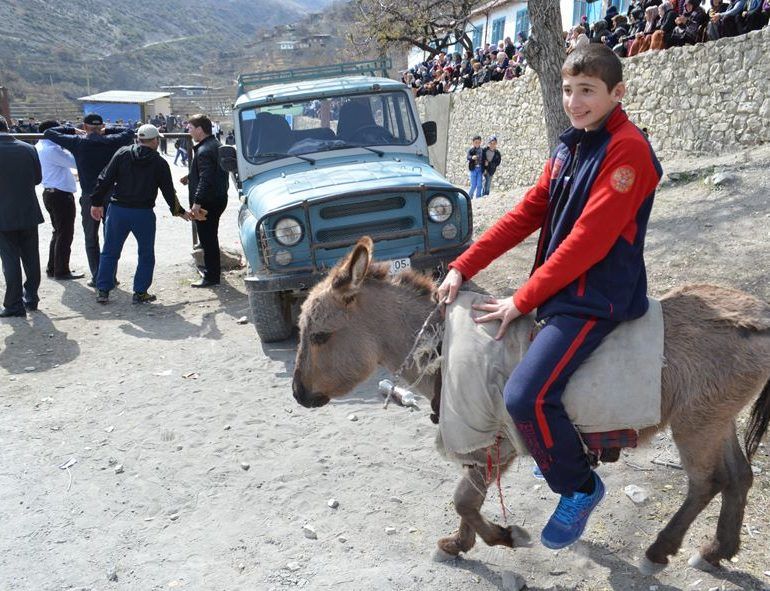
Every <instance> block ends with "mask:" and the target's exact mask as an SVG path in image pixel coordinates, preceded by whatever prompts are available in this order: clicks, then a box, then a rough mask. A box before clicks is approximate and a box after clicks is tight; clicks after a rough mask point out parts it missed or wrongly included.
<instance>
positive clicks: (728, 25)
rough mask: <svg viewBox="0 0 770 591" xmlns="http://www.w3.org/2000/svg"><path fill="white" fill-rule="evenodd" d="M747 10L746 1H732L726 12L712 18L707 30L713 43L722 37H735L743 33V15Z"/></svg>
mask: <svg viewBox="0 0 770 591" xmlns="http://www.w3.org/2000/svg"><path fill="white" fill-rule="evenodd" d="M745 9H746V0H731V1H730V4H728V5H727V8H726V9H725V10H724V12H719V13H716V14H714V15H713V16H712V17H711V22H710V23H709V24H708V28H707V29H706V32H707V35H708V38H709V39H710V40H712V41H716V40H717V39H721V38H722V37H735V36H736V35H738V34H740V33H741V32H742V31H741V15H742V14H743V11H744V10H745Z"/></svg>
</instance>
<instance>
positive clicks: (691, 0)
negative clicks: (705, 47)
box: [671, 0, 708, 47]
mask: <svg viewBox="0 0 770 591" xmlns="http://www.w3.org/2000/svg"><path fill="white" fill-rule="evenodd" d="M675 22H676V27H675V28H674V32H673V34H672V35H671V44H672V45H674V46H678V47H681V46H683V45H695V44H696V43H697V42H698V39H699V37H700V33H701V29H702V27H704V26H705V25H706V23H707V22H708V16H707V15H706V11H705V10H703V8H701V6H700V4H699V3H698V0H685V3H684V12H683V13H682V14H681V15H679V16H678V17H676V20H675Z"/></svg>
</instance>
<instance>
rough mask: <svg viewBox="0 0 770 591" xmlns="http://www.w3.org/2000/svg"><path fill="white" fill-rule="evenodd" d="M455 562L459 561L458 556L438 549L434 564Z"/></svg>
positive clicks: (434, 555) (435, 553) (434, 556)
mask: <svg viewBox="0 0 770 591" xmlns="http://www.w3.org/2000/svg"><path fill="white" fill-rule="evenodd" d="M455 560H457V554H450V553H449V552H445V551H444V550H442V549H441V548H436V551H435V552H434V553H433V562H453V561H455Z"/></svg>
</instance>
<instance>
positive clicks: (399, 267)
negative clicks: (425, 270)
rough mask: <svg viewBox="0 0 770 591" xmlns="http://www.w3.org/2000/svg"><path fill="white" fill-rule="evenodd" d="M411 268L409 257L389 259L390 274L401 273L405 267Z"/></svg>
mask: <svg viewBox="0 0 770 591" xmlns="http://www.w3.org/2000/svg"><path fill="white" fill-rule="evenodd" d="M411 268H412V261H411V260H410V259H409V257H404V258H403V259H393V260H392V261H390V271H389V272H390V274H391V275H398V274H399V273H402V272H404V271H406V270H407V269H411Z"/></svg>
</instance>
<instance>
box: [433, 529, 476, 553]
mask: <svg viewBox="0 0 770 591" xmlns="http://www.w3.org/2000/svg"><path fill="white" fill-rule="evenodd" d="M475 543H476V536H475V535H474V536H471V537H470V538H469V539H467V540H463V539H462V538H460V534H459V533H455V534H454V535H451V536H447V537H446V538H441V539H440V540H439V541H438V549H439V550H440V551H441V552H443V553H444V554H448V555H449V556H457V555H458V554H460V552H467V551H468V550H470V549H471V548H473V546H474V545H475Z"/></svg>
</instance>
